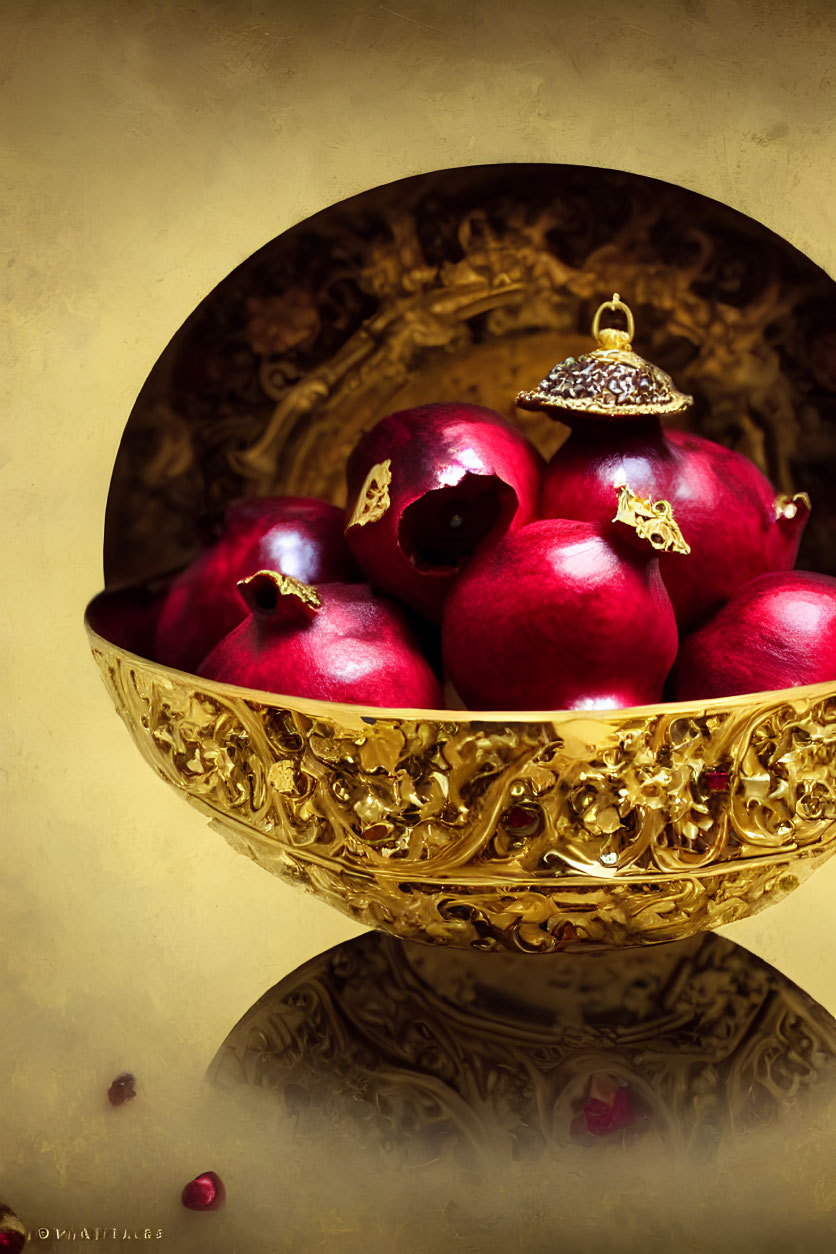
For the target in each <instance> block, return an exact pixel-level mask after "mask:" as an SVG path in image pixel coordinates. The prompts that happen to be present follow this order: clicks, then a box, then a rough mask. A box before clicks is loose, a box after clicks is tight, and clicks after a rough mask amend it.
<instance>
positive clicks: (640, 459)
mask: <svg viewBox="0 0 836 1254" xmlns="http://www.w3.org/2000/svg"><path fill="white" fill-rule="evenodd" d="M625 481H627V482H629V484H630V487H631V488H632V489H633V491H634V492H637V493H638V494H639V495H640V496H648V497H652V498H653V499H654V500H659V499H663V500H667V501H669V502H670V503H671V505H672V506H673V511H674V514H675V515H676V520H677V522H678V524H679V526H680V528H681V530H682V534H683V536H684V537H685V539H686V541H687V542H688V544H689V545H690V548H691V553H690V556H689V558H688V561H687V562H683V561H682V560H681V559H680V557H679V555H678V554H675V553H663V554H662V555H661V557H660V559H659V564H660V567H661V571H662V578H663V579H664V581H665V586H666V588H667V590H668V593H669V595H670V598H671V601H672V602H673V606H674V610H675V612H676V617H677V621H678V623H679V626H680V630H687V629H689V628H690V627H692V626H694V625H695V624H697V623H699V622H700V621H703V620H704V619H705V618H706V617H707V615H709V614H710V613H711V612H712V610H714V609H716V608H717V606H718V605H720V604H722V603H723V602H724V601H727V600H728V598H729V597H730V596H732V595H733V593H734V592H735V591H736V590H737V589H738V588H739V587H741V585H742V584H744V583H747V582H748V581H749V580H750V579H753V578H754V577H755V576H756V575H760V574H763V573H764V572H765V571H769V570H789V569H790V568H791V567H792V565H793V562H794V561H795V557H796V553H797V552H798V545H799V542H800V540H801V533H802V531H803V530H804V525H805V523H806V521H807V518H808V517H809V512H810V511H809V503H808V502H807V501H806V498H798V499H796V500H793V501H788V500H786V499H785V498H780V497H778V495H777V494H776V492H775V489H774V488H773V487H772V484H771V483H770V482H769V480H768V479H767V478H766V476H765V475H763V474H761V472H760V470H758V468H757V466H755V465H754V464H753V463H752V462H750V461H749V459H748V458H747V457H744V456H743V455H742V454H740V453H735V452H733V451H732V450H731V449H727V448H724V447H723V446H722V445H720V444H716V443H714V441H712V440H706V439H705V438H704V437H702V436H699V435H693V434H691V433H689V432H684V431H663V430H662V428H661V424H660V423H659V420H658V419H646V420H644V421H628V422H625V423H624V424H619V423H617V422H614V423H612V424H604V423H600V422H598V423H595V424H593V423H591V422H590V423H587V424H580V423H579V424H576V426H575V429H574V431H573V432H572V435H571V436H570V437H569V439H568V440H567V441H566V443H565V444H564V445H563V446H562V448H560V449H558V451H557V453H556V454H555V456H554V457H553V459H552V461H551V462H550V464H549V466H548V467H547V468H546V471H545V474H544V476H543V492H542V497H541V506H540V512H541V514H542V516H543V517H545V518H552V517H554V518H582V519H585V520H587V521H589V522H601V523H603V522H606V521H607V519H608V518H612V516H613V513H612V500H613V492H614V489H615V487H616V486H617V485H618V484H620V483H623V482H625Z"/></svg>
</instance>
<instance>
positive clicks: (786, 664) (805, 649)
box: [671, 570, 836, 701]
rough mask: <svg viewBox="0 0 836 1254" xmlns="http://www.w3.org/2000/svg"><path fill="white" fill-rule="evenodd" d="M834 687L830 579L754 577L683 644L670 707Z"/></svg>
mask: <svg viewBox="0 0 836 1254" xmlns="http://www.w3.org/2000/svg"><path fill="white" fill-rule="evenodd" d="M829 680H836V579H834V578H832V577H831V576H830V575H817V574H813V573H811V572H809V571H803V570H793V571H781V572H779V573H771V574H766V575H760V576H759V577H758V578H757V579H752V580H751V581H750V582H749V583H747V584H746V585H745V587H743V588H741V589H740V590H739V592H738V593H737V594H736V595H735V596H734V597H732V599H731V600H730V601H728V602H727V603H726V605H724V606H723V608H722V609H721V610H719V611H718V613H717V614H715V615H714V617H713V618H711V619H709V621H708V622H707V623H705V624H704V625H703V626H702V627H701V628H700V629H699V631H696V632H694V633H693V635H691V636H688V637H687V638H686V639H685V640H683V642H682V646H681V648H680V650H679V656H678V657H677V660H676V666H675V667H674V670H673V673H672V675H671V691H672V697H673V700H675V701H692V700H701V699H703V698H710V697H732V696H735V695H737V694H738V693H744V692H768V691H770V690H773V689H781V688H795V687H799V686H803V685H805V684H818V683H825V682H827V681H829Z"/></svg>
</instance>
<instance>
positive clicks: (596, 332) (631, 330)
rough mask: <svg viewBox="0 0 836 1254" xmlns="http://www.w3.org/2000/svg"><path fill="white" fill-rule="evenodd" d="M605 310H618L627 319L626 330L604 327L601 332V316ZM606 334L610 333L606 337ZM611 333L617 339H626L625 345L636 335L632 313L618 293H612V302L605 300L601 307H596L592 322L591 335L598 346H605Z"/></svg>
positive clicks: (610, 337)
mask: <svg viewBox="0 0 836 1254" xmlns="http://www.w3.org/2000/svg"><path fill="white" fill-rule="evenodd" d="M605 309H620V310H621V312H622V313H623V314H624V317H625V318H626V319H627V330H626V331H616V328H615V327H605V328H604V330H603V331H601V329H600V326H601V314H602V313H603V312H604V310H605ZM607 332H610V334H609V335H608V334H607ZM612 332H615V334H616V335H617V336H618V338H619V339H626V341H627V344H630V343H632V340H633V336H634V335H635V333H636V324H635V322H634V321H633V311H632V310H631V309H630V306H629V305H625V303H624V301H623V300H622V299H621V297H620V296H619V294H618V292H613V298H612V300H605V301H604V303H603V305H599V306H598V309H597V310H596V312H595V317H594V318H593V320H592V335H593V337H594V338H595V339H596V340H597V341H598V343H599V344H606V342H607V341H608V340H610V339H612Z"/></svg>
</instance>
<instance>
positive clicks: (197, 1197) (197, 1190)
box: [180, 1171, 226, 1210]
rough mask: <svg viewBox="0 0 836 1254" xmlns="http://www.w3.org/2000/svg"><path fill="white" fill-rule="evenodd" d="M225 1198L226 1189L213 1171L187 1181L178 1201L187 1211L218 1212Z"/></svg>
mask: <svg viewBox="0 0 836 1254" xmlns="http://www.w3.org/2000/svg"><path fill="white" fill-rule="evenodd" d="M225 1198H226V1189H225V1188H224V1185H223V1180H221V1178H220V1176H219V1175H216V1174H215V1172H214V1171H204V1172H203V1173H202V1174H201V1175H199V1176H195V1178H194V1180H190V1181H189V1183H188V1184H187V1185H186V1187H185V1189H184V1190H183V1193H182V1196H181V1198H180V1201H181V1202H182V1203H183V1205H184V1206H185V1207H186V1208H187V1209H188V1210H220V1208H221V1207H222V1206H223V1204H224V1200H225Z"/></svg>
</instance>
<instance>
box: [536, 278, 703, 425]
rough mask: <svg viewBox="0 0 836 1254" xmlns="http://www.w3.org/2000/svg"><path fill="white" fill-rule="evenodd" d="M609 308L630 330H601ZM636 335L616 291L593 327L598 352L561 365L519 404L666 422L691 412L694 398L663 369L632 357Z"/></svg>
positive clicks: (593, 323)
mask: <svg viewBox="0 0 836 1254" xmlns="http://www.w3.org/2000/svg"><path fill="white" fill-rule="evenodd" d="M610 309H612V310H620V311H621V312H622V313H623V314H624V317H625V318H626V320H627V329H626V330H620V329H618V328H616V327H602V326H601V316H602V314H603V313H604V312H605V311H606V310H610ZM634 331H635V323H634V320H633V314H632V312H631V310H630V308H629V306H628V305H626V304H625V303H624V301H623V300H622V299H621V297H620V296H619V294H618V292H615V293H614V294H613V298H612V300H607V301H604V303H603V304H602V305H600V306H599V308H598V310H597V312H596V314H595V317H594V319H593V322H592V334H593V336H594V337H595V340H596V342H597V344H598V347H597V348H596V349H593V351H592V352H591V353H583V354H582V355H581V356H580V357H567V358H566V360H565V361H561V362H558V364H557V365H556V366H555V367H554V368H553V369H552V370H550V371H549V373H548V374H547V375H546V377H545V379H543V380H542V382H541V383H538V385H537V387H536V388H534V389H533V391H531V392H520V393H519V394H518V396H517V404H518V405H519V406H520V408H521V409H544V410H546V411H547V412H549V411H558V412H561V413H563V412H565V411H572V410H574V411H576V412H579V413H582V414H584V415H585V416H586V417H589V418H610V419H613V418H644V417H652V416H655V417H662V416H664V415H665V414H675V413H678V412H679V411H680V410H682V409H686V408H687V407H688V406H689V405H690V404H691V401H692V397H690V396H686V395H685V393H684V392H680V391H678V390H677V388H676V387H675V386H674V383H673V380H672V379H671V377H670V375H669V374H666V373H665V371H664V370H660V368H659V367H658V366H654V365H653V364H652V362H649V361H645V359H644V358H643V357H639V356H638V354H637V353H634V352H633V345H632V340H633V334H634ZM555 416H557V414H556V415H555Z"/></svg>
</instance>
